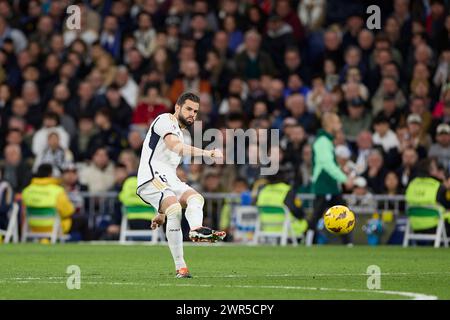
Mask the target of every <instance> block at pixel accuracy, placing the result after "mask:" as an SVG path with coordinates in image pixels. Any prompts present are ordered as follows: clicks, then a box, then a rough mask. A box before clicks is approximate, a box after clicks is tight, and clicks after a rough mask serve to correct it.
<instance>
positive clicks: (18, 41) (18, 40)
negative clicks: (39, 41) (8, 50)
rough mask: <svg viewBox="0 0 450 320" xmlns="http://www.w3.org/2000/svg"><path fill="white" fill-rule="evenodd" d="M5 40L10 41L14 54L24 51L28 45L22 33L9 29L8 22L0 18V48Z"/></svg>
mask: <svg viewBox="0 0 450 320" xmlns="http://www.w3.org/2000/svg"><path fill="white" fill-rule="evenodd" d="M6 39H11V40H12V43H13V46H14V51H15V52H16V53H19V52H21V51H22V50H24V49H25V48H26V47H27V44H28V41H27V38H26V37H25V35H24V34H23V32H22V31H20V30H19V29H15V28H13V27H11V26H10V25H9V24H8V21H7V20H6V19H5V18H4V17H3V16H0V46H3V43H4V42H5V41H6Z"/></svg>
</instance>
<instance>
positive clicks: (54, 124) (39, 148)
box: [32, 112, 70, 155]
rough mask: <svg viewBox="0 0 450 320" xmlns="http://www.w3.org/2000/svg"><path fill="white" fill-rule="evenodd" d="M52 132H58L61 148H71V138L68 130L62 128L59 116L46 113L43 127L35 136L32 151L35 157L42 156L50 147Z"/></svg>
mask: <svg viewBox="0 0 450 320" xmlns="http://www.w3.org/2000/svg"><path fill="white" fill-rule="evenodd" d="M51 132H57V133H58V136H59V139H60V144H61V147H63V148H64V149H67V148H68V147H69V142H70V137H69V134H68V133H67V131H66V130H64V128H63V127H62V126H61V124H60V119H59V116H58V115H57V114H56V113H54V112H46V113H45V115H44V119H43V121H42V127H41V128H40V129H39V130H38V131H36V133H35V134H34V135H33V141H32V151H33V153H34V154H35V155H38V154H41V153H42V152H43V151H44V149H45V148H46V147H47V146H48V144H47V142H48V140H47V139H48V135H49V133H51Z"/></svg>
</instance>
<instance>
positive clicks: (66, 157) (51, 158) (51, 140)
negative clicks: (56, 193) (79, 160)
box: [33, 132, 73, 177]
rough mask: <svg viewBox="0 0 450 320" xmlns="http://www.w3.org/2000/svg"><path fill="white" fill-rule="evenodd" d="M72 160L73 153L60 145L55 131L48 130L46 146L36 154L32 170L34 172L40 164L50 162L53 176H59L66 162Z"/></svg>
mask: <svg viewBox="0 0 450 320" xmlns="http://www.w3.org/2000/svg"><path fill="white" fill-rule="evenodd" d="M70 162H73V154H72V152H71V151H70V150H69V149H67V148H66V149H65V148H62V147H61V144H60V139H59V135H58V133H57V132H50V133H49V134H48V137H47V147H46V148H45V149H44V150H42V152H41V153H39V154H37V156H36V159H35V160H34V166H33V172H36V171H37V169H38V168H39V166H40V165H41V164H44V163H47V164H50V165H51V166H52V168H53V176H54V177H59V176H60V175H61V171H62V168H63V167H64V166H65V164H66V163H70Z"/></svg>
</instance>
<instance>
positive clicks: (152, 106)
mask: <svg viewBox="0 0 450 320" xmlns="http://www.w3.org/2000/svg"><path fill="white" fill-rule="evenodd" d="M160 94H161V92H160V89H159V86H158V84H152V83H151V84H149V85H148V86H147V88H146V89H145V96H144V97H143V98H142V99H141V101H140V102H139V103H138V105H137V107H136V109H135V110H134V112H133V120H132V123H133V124H135V125H137V126H142V127H144V128H148V126H149V125H150V123H152V121H153V120H155V118H156V117H157V116H158V115H160V114H161V113H164V112H167V111H168V110H167V109H168V108H167V106H166V105H165V104H164V103H162V101H161V97H160Z"/></svg>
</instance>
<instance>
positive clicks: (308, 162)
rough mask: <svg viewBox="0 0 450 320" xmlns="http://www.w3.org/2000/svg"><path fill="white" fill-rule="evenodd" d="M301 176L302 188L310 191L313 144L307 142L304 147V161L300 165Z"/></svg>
mask: <svg viewBox="0 0 450 320" xmlns="http://www.w3.org/2000/svg"><path fill="white" fill-rule="evenodd" d="M299 171H300V174H299V176H300V178H301V190H304V191H308V192H310V188H311V181H312V180H311V179H312V175H311V172H312V148H311V145H309V144H305V145H303V149H302V163H301V164H300V166H299Z"/></svg>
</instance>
